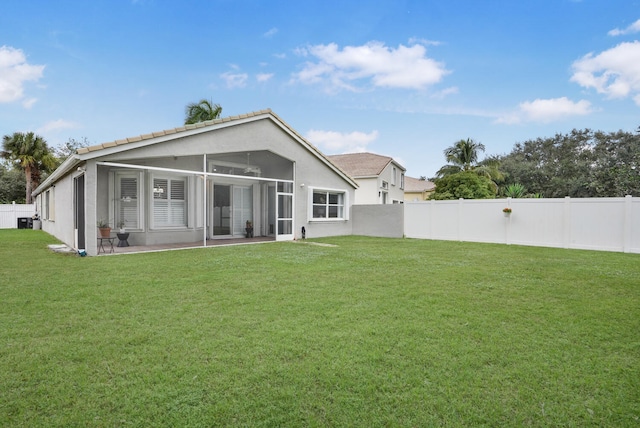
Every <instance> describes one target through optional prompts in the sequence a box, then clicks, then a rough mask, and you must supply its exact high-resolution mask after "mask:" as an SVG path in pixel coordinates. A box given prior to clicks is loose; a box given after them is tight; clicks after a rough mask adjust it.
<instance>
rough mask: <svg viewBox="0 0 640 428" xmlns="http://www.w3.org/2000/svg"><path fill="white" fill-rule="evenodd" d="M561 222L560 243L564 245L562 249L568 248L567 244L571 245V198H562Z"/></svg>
mask: <svg viewBox="0 0 640 428" xmlns="http://www.w3.org/2000/svg"><path fill="white" fill-rule="evenodd" d="M562 217H563V222H562V228H563V229H564V230H563V231H562V241H563V242H562V243H563V244H564V248H569V244H570V243H571V197H570V196H565V197H564V210H563V216H562Z"/></svg>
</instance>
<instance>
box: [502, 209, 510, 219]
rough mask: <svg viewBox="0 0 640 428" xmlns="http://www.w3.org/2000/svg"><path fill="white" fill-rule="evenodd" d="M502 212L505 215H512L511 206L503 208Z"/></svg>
mask: <svg viewBox="0 0 640 428" xmlns="http://www.w3.org/2000/svg"><path fill="white" fill-rule="evenodd" d="M502 212H503V213H504V216H505V217H509V216H510V215H511V208H509V207H506V208H503V209H502Z"/></svg>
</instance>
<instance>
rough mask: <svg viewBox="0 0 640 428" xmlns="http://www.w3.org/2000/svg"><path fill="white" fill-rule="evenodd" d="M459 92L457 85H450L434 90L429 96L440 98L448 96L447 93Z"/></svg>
mask: <svg viewBox="0 0 640 428" xmlns="http://www.w3.org/2000/svg"><path fill="white" fill-rule="evenodd" d="M459 92H460V90H459V89H458V87H457V86H451V87H449V88H445V89H443V90H441V91H438V92H436V93H435V94H433V95H432V96H431V97H432V98H435V99H439V100H441V99H444V98H446V97H448V96H449V95H454V94H457V93H459Z"/></svg>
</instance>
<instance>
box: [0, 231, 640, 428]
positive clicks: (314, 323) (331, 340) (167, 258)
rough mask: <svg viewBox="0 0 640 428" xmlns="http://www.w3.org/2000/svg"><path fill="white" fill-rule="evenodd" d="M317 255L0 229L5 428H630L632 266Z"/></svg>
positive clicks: (367, 241)
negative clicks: (96, 243) (111, 250)
mask: <svg viewBox="0 0 640 428" xmlns="http://www.w3.org/2000/svg"><path fill="white" fill-rule="evenodd" d="M317 241H318V242H325V243H331V244H335V245H337V246H336V247H327V246H318V245H305V244H294V243H268V244H260V245H248V246H236V247H216V248H208V249H195V250H183V251H171V252H164V253H149V254H133V255H124V256H109V257H86V258H80V257H76V256H68V255H61V254H54V253H51V252H50V251H49V250H48V249H47V248H46V244H48V243H53V242H55V241H54V240H53V239H52V238H51V237H50V236H49V235H47V234H45V233H44V232H42V231H32V230H2V231H0V269H1V271H0V272H1V277H0V281H1V282H0V425H1V426H25V427H37V426H46V427H56V426H60V427H62V426H64V427H68V426H98V427H102V426H105V427H129V426H180V427H185V426H269V427H278V426H332V427H335V426H363V427H371V426H391V427H394V426H403V427H404V426H443V425H444V426H461V425H464V426H492V427H493V426H576V427H578V426H580V427H582V426H638V425H640V255H637V254H621V253H607V252H589V251H576V250H563V249H549V248H533V247H519V246H501V245H488V244H472V243H459V242H440V241H422V240H410V239H376V238H364V237H338V238H325V239H319V240H317Z"/></svg>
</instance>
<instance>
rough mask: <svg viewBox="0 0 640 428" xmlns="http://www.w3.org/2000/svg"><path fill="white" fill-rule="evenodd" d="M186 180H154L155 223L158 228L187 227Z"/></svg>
mask: <svg viewBox="0 0 640 428" xmlns="http://www.w3.org/2000/svg"><path fill="white" fill-rule="evenodd" d="M186 188H187V186H186V179H185V178H171V179H169V178H154V179H153V223H154V226H156V227H175V226H186V225H187V215H186V214H187V209H186V202H187V201H186Z"/></svg>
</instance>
